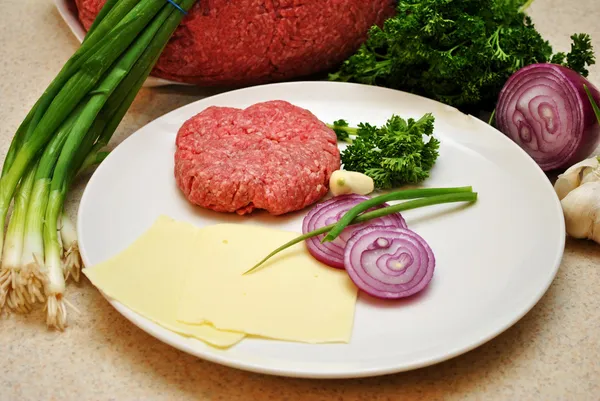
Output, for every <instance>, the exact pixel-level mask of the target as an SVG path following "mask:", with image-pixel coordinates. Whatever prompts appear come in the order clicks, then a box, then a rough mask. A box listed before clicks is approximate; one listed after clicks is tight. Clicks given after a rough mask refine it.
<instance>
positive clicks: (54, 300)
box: [44, 0, 194, 329]
mask: <svg viewBox="0 0 600 401" xmlns="http://www.w3.org/2000/svg"><path fill="white" fill-rule="evenodd" d="M186 1H187V3H188V6H191V5H192V4H193V2H194V1H193V0H184V1H183V2H182V3H186ZM181 18H182V14H181V13H180V12H179V11H178V10H176V9H175V8H173V7H172V5H170V4H166V5H165V6H164V7H163V9H162V10H161V11H160V12H159V13H158V15H157V16H156V17H155V18H154V19H153V21H152V22H151V23H150V25H149V26H148V27H147V28H146V29H145V30H144V31H143V32H142V34H141V35H140V36H139V37H138V38H137V39H136V41H135V43H134V44H133V45H132V46H131V47H130V48H129V49H128V50H127V52H126V53H124V54H123V55H122V56H121V57H120V59H119V60H118V61H117V62H116V65H115V66H113V67H112V68H111V70H110V71H108V73H107V74H106V76H105V77H104V78H103V80H102V82H100V83H99V85H98V86H97V87H96V88H95V89H94V90H93V91H91V92H90V95H91V96H90V99H89V101H88V102H87V104H86V105H85V106H84V107H83V110H82V112H81V114H80V115H79V117H78V119H77V121H76V122H75V124H74V126H73V128H72V129H71V132H70V133H69V137H68V138H67V140H66V142H65V145H64V147H63V149H62V151H61V154H60V156H59V159H58V161H57V164H56V168H55V170H54V174H53V176H52V182H51V192H50V197H49V200H48V207H47V209H46V215H45V225H44V249H45V252H46V255H45V256H46V258H45V266H46V272H47V277H48V283H47V285H46V287H45V290H46V291H45V292H46V298H47V304H46V305H47V308H46V309H47V320H46V322H47V324H48V325H49V326H52V327H56V328H58V329H63V328H64V326H65V324H66V318H67V313H66V309H65V307H64V303H63V296H64V289H65V278H64V275H63V274H62V273H63V269H62V268H61V267H60V257H59V255H60V252H61V245H60V239H59V236H58V230H57V221H58V218H59V215H60V212H61V211H62V209H63V205H64V199H65V196H66V192H67V189H68V187H69V185H70V182H71V180H72V177H73V176H74V175H75V174H76V172H77V171H78V170H79V167H80V166H81V164H82V163H83V160H85V158H83V159H81V162H80V163H78V160H80V158H79V156H78V155H82V154H84V155H85V154H86V153H87V152H86V151H87V147H88V146H89V144H93V142H94V138H95V137H96V135H98V133H97V132H98V130H97V129H95V122H97V121H98V120H97V117H98V114H99V113H100V111H101V110H102V109H103V107H105V106H106V103H107V101H108V99H110V96H111V94H112V93H114V91H115V90H116V89H117V88H119V86H120V84H121V83H122V82H124V81H125V82H128V81H126V80H124V78H125V77H127V75H128V73H130V72H131V70H132V69H133V68H134V67H135V66H136V65H137V64H136V62H137V61H138V60H139V59H140V58H141V56H143V55H144V54H148V53H147V52H148V51H149V50H150V49H156V50H157V51H158V53H157V54H154V56H153V57H151V60H152V61H154V62H155V61H156V59H157V57H158V55H159V54H160V51H161V50H162V49H163V48H164V46H165V45H166V42H167V41H168V39H169V37H170V36H171V35H172V33H173V31H174V30H175V29H176V28H177V26H178V25H179V22H180V21H181ZM153 44H154V45H153ZM150 69H151V66H150V65H145V66H143V68H141V69H140V71H143V72H144V74H145V73H146V72H148V73H149V71H150ZM132 79H133V78H132ZM138 81H139V80H138V79H135V80H133V81H132V82H134V83H137V82H138ZM116 110H117V111H120V110H121V109H120V107H117V108H116ZM121 117H122V116H121ZM117 125H118V122H117ZM97 126H100V127H101V126H102V125H101V124H100V125H97ZM105 128H106V127H105ZM108 128H109V129H110V127H108ZM114 128H116V125H115V126H114ZM114 128H113V129H112V130H113V132H114Z"/></svg>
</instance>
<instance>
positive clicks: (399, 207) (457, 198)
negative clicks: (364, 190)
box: [243, 192, 477, 274]
mask: <svg viewBox="0 0 600 401" xmlns="http://www.w3.org/2000/svg"><path fill="white" fill-rule="evenodd" d="M476 200H477V192H458V193H452V194H446V195H437V196H432V197H429V198H421V199H415V200H410V201H406V202H403V203H398V204H396V205H392V206H388V207H384V208H382V209H377V210H374V211H371V212H367V213H364V214H361V215H360V216H358V217H356V218H355V219H354V220H352V222H351V223H350V225H353V224H358V223H363V222H365V221H368V220H372V219H376V218H378V217H382V216H387V215H389V214H393V213H398V212H403V211H405V210H411V209H417V208H420V207H424V206H433V205H439V204H443V203H454V202H475V201H476ZM334 226H335V224H330V225H328V226H324V227H321V228H319V229H316V230H314V231H311V232H309V233H306V234H303V235H300V236H299V237H296V238H294V239H293V240H291V241H289V242H287V243H285V244H283V245H282V246H280V247H279V248H277V249H275V250H274V251H273V252H271V253H270V254H268V255H267V256H266V257H265V258H264V259H263V260H261V261H260V262H258V263H257V264H256V265H254V266H253V267H252V268H251V269H250V270H247V271H246V272H244V273H243V274H248V273H251V272H253V271H254V270H256V269H257V268H258V267H260V266H261V265H262V264H263V263H265V262H266V261H267V260H269V259H270V258H272V257H273V256H275V255H276V254H278V253H279V252H281V251H283V250H285V249H287V248H289V247H291V246H293V245H296V244H297V243H299V242H302V241H305V240H307V239H309V238H312V237H316V236H317V235H321V234H324V233H326V232H328V231H329V230H331V229H332V228H333V227H334Z"/></svg>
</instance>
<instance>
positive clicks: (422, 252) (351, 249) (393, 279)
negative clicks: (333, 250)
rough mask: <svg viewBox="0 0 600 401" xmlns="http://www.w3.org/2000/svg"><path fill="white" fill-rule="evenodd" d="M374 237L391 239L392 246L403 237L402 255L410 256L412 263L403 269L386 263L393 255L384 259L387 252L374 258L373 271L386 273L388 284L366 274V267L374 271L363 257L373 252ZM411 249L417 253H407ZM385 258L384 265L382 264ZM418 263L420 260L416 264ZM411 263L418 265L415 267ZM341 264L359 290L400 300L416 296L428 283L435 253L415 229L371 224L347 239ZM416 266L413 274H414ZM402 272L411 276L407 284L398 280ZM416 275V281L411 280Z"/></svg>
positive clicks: (378, 296) (375, 295)
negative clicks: (366, 264)
mask: <svg viewBox="0 0 600 401" xmlns="http://www.w3.org/2000/svg"><path fill="white" fill-rule="evenodd" d="M375 237H378V239H385V240H386V241H388V242H389V241H391V242H392V244H391V245H393V244H394V241H400V240H403V241H404V247H403V248H402V249H403V250H405V251H406V252H403V255H404V254H406V255H409V256H410V259H409V260H410V262H411V263H410V264H409V265H408V266H406V267H404V269H402V270H391V269H390V267H389V266H388V262H389V261H390V260H389V259H392V258H388V259H385V258H384V256H389V255H390V254H389V253H388V254H385V255H384V256H381V255H379V256H378V257H377V259H376V261H375V268H376V272H377V273H379V274H380V275H384V276H386V278H387V279H388V280H389V281H388V282H387V283H386V282H381V281H378V280H377V278H375V277H373V276H372V275H370V274H369V273H368V271H367V270H369V269H370V270H373V269H374V267H373V266H364V263H365V260H366V259H368V258H367V257H365V258H363V256H365V255H364V253H365V252H369V251H371V252H372V250H370V248H372V247H373V246H374V244H375V242H373V241H372V239H374V238H375ZM365 246H366V247H365ZM414 248H418V249H417V250H416V251H418V253H417V254H416V255H415V254H410V250H411V249H412V250H413V251H414ZM361 249H366V251H364V252H361ZM396 251H397V250H394V251H393V252H396ZM413 253H414V252H413ZM403 255H402V256H403ZM384 259H385V260H384ZM396 260H398V259H396ZM384 261H385V264H384V265H383V266H382V264H383V263H384ZM379 262H381V264H380V263H379ZM419 262H421V263H420V264H419ZM367 263H368V261H367ZM413 263H417V264H418V265H417V266H416V267H414V266H413ZM344 266H345V268H346V271H347V272H348V275H349V276H350V279H351V280H352V281H353V282H354V284H355V285H356V286H357V287H358V288H359V289H360V290H362V291H364V292H366V293H367V294H369V295H371V296H373V297H376V298H381V299H400V298H406V297H409V296H412V295H415V294H417V293H419V292H421V291H422V290H424V289H425V288H426V287H427V286H428V285H429V283H430V282H431V279H432V278H433V273H434V270H435V256H434V254H433V251H432V250H431V248H430V247H429V245H428V244H427V242H426V241H425V240H424V239H423V238H422V237H421V236H419V235H418V234H417V233H415V232H414V231H411V230H409V229H407V228H400V227H390V226H374V227H365V228H363V229H361V230H358V231H356V232H355V233H354V235H353V236H352V238H350V240H348V243H347V244H346V250H345V251H344ZM415 269H416V273H414V274H413V272H414V270H415ZM404 274H407V275H409V277H408V278H410V279H411V280H410V281H408V284H406V283H399V282H398V281H400V280H399V279H400V278H402V279H404V277H403V275H404ZM415 278H416V280H415V281H416V282H413V280H414V279H415ZM373 282H376V283H373Z"/></svg>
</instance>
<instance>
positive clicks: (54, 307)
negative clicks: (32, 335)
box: [45, 294, 67, 331]
mask: <svg viewBox="0 0 600 401" xmlns="http://www.w3.org/2000/svg"><path fill="white" fill-rule="evenodd" d="M45 310H46V325H47V326H48V327H50V328H54V329H58V330H60V331H63V330H64V329H65V327H66V325H67V308H66V305H65V303H64V300H63V299H62V294H52V295H50V296H49V297H48V300H47V301H46V308H45Z"/></svg>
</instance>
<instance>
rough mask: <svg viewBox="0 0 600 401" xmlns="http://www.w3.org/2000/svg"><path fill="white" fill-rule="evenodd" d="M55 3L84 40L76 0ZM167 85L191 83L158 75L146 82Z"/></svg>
mask: <svg viewBox="0 0 600 401" xmlns="http://www.w3.org/2000/svg"><path fill="white" fill-rule="evenodd" d="M54 5H55V6H56V9H57V10H58V13H59V14H60V16H61V17H62V19H63V20H64V21H65V23H66V24H67V26H68V27H69V29H70V30H71V32H73V35H75V37H76V38H77V40H78V41H79V43H81V42H83V38H85V29H84V28H83V25H82V24H81V21H79V16H78V15H77V6H76V4H75V1H74V0H54ZM166 85H189V84H186V83H182V82H175V81H171V80H168V79H163V78H157V77H152V76H150V77H148V78H147V79H146V82H144V86H145V87H154V86H166Z"/></svg>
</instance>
